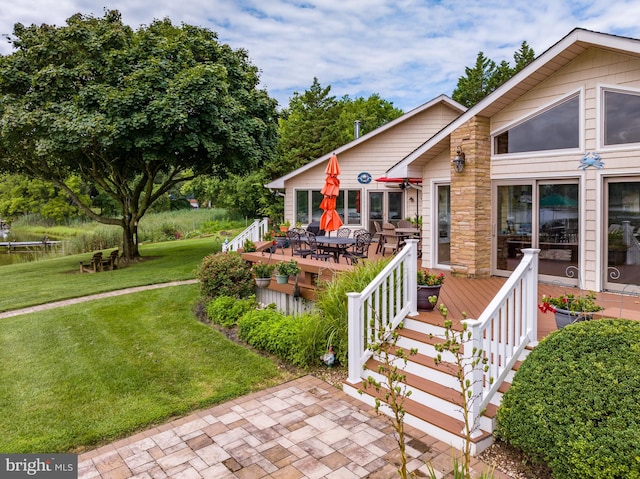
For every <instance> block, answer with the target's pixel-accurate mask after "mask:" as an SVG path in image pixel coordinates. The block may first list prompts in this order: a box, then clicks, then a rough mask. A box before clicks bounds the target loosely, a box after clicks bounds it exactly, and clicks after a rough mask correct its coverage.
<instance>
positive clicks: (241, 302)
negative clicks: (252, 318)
mask: <svg viewBox="0 0 640 479" xmlns="http://www.w3.org/2000/svg"><path fill="white" fill-rule="evenodd" d="M255 307H256V300H255V296H252V297H250V298H247V299H236V298H232V297H230V296H218V297H217V298H216V299H214V300H213V301H210V302H209V303H208V304H207V316H208V317H209V319H210V320H211V321H213V322H214V323H216V324H220V325H222V326H225V327H227V328H228V327H231V326H233V325H234V324H236V323H237V322H238V319H240V318H241V317H242V315H243V314H245V313H246V312H248V311H251V310H253V309H255Z"/></svg>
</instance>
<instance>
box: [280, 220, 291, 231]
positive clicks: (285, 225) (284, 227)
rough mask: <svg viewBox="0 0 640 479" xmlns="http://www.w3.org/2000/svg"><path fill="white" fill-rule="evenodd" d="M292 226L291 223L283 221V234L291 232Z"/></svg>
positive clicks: (281, 229)
mask: <svg viewBox="0 0 640 479" xmlns="http://www.w3.org/2000/svg"><path fill="white" fill-rule="evenodd" d="M290 226H291V222H290V221H283V222H282V223H280V231H282V232H283V233H286V232H287V231H289V227H290Z"/></svg>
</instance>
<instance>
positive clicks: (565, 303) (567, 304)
mask: <svg viewBox="0 0 640 479" xmlns="http://www.w3.org/2000/svg"><path fill="white" fill-rule="evenodd" d="M538 308H540V311H542V312H543V313H546V312H547V311H551V312H552V313H555V312H556V311H557V310H558V309H563V310H566V311H570V312H572V313H595V312H596V311H602V310H603V309H604V308H603V307H602V306H600V305H599V304H597V303H596V293H594V292H593V291H589V292H588V293H587V294H585V295H584V296H575V295H573V294H563V295H560V296H557V297H550V296H546V295H542V303H540V304H539V305H538Z"/></svg>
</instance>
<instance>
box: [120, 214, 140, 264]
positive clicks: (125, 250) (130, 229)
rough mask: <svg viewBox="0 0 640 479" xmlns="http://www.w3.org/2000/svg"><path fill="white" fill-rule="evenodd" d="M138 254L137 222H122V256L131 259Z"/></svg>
mask: <svg viewBox="0 0 640 479" xmlns="http://www.w3.org/2000/svg"><path fill="white" fill-rule="evenodd" d="M138 256H140V252H139V251H138V223H137V222H135V223H133V224H131V223H128V222H126V221H125V222H124V224H123V227H122V257H123V258H124V259H125V260H132V259H134V258H137V257H138Z"/></svg>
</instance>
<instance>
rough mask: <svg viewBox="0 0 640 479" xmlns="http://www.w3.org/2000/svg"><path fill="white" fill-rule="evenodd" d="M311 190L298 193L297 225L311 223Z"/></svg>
mask: <svg viewBox="0 0 640 479" xmlns="http://www.w3.org/2000/svg"><path fill="white" fill-rule="evenodd" d="M309 218H310V215H309V190H297V191H296V223H304V224H308V223H309Z"/></svg>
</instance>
